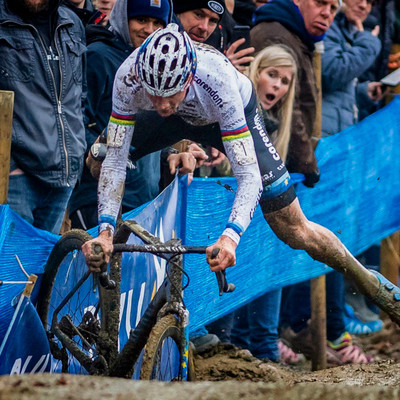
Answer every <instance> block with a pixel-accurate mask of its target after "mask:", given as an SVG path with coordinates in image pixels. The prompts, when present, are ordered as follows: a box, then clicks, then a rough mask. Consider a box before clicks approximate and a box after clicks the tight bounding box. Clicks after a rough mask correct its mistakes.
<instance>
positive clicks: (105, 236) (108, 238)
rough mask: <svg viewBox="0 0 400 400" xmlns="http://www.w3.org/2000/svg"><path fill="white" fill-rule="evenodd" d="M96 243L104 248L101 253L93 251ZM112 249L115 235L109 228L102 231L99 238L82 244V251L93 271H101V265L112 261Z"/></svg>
mask: <svg viewBox="0 0 400 400" xmlns="http://www.w3.org/2000/svg"><path fill="white" fill-rule="evenodd" d="M96 244H97V245H100V246H101V248H102V250H103V251H102V252H101V253H100V254H95V253H94V251H93V247H94V245H96ZM112 251H113V235H112V233H111V232H110V231H109V230H104V231H102V232H100V234H99V236H98V237H97V238H95V239H92V240H89V241H87V242H86V243H84V244H83V246H82V253H83V255H84V256H85V260H86V264H87V266H88V267H89V270H90V271H91V272H100V267H101V265H103V264H104V263H108V262H109V261H110V257H111V254H112Z"/></svg>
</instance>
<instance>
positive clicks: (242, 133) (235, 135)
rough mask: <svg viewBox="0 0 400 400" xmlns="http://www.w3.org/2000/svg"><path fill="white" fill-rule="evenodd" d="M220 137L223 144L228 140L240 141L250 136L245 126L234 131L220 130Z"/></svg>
mask: <svg viewBox="0 0 400 400" xmlns="http://www.w3.org/2000/svg"><path fill="white" fill-rule="evenodd" d="M221 135H222V141H223V142H229V141H230V140H235V139H242V138H246V137H249V136H250V135H251V133H250V131H249V128H248V126H247V125H243V126H241V127H240V128H238V129H235V130H234V131H223V130H221Z"/></svg>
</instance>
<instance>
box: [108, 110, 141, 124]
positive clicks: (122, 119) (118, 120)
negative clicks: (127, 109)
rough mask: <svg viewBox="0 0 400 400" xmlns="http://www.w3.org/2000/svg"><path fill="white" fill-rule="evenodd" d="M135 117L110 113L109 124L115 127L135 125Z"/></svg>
mask: <svg viewBox="0 0 400 400" xmlns="http://www.w3.org/2000/svg"><path fill="white" fill-rule="evenodd" d="M135 121H136V119H135V116H134V115H131V114H130V115H123V114H118V113H116V112H114V111H113V112H112V113H111V117H110V122H113V123H114V124H117V125H135Z"/></svg>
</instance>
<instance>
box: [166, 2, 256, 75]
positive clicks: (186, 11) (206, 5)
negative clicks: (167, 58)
mask: <svg viewBox="0 0 400 400" xmlns="http://www.w3.org/2000/svg"><path fill="white" fill-rule="evenodd" d="M173 5H174V13H175V15H176V16H177V18H178V21H177V22H178V23H179V24H180V25H181V26H182V27H183V29H184V30H185V32H186V33H187V34H188V35H189V36H190V38H191V39H192V40H195V41H197V42H200V43H206V44H209V45H211V46H213V47H214V48H216V49H217V50H219V51H220V52H222V53H225V55H226V56H227V57H228V59H229V60H230V62H231V63H232V64H233V65H234V66H235V68H236V69H238V70H239V71H241V72H243V71H244V70H245V68H246V67H245V66H244V65H243V64H246V63H249V62H251V61H252V60H253V57H251V56H250V54H251V53H252V52H253V51H254V49H253V48H252V47H249V48H247V49H243V50H240V51H238V52H236V49H237V47H238V46H239V45H240V44H242V42H239V41H236V42H234V43H231V37H232V31H233V27H234V26H235V25H236V23H235V20H234V19H233V17H232V15H231V14H230V13H229V12H228V10H227V9H226V5H225V0H209V1H208V0H173Z"/></svg>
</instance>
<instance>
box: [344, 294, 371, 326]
mask: <svg viewBox="0 0 400 400" xmlns="http://www.w3.org/2000/svg"><path fill="white" fill-rule="evenodd" d="M345 298H346V304H348V305H349V306H350V307H351V308H352V309H353V314H354V315H355V317H356V318H357V319H359V320H360V322H362V323H363V322H372V321H378V320H379V315H378V314H375V313H374V312H373V311H372V310H371V309H370V308H369V307H368V305H367V302H366V299H365V296H363V295H362V294H361V293H360V292H359V291H358V290H357V289H353V288H352V287H350V288H347V289H346V291H345Z"/></svg>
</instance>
